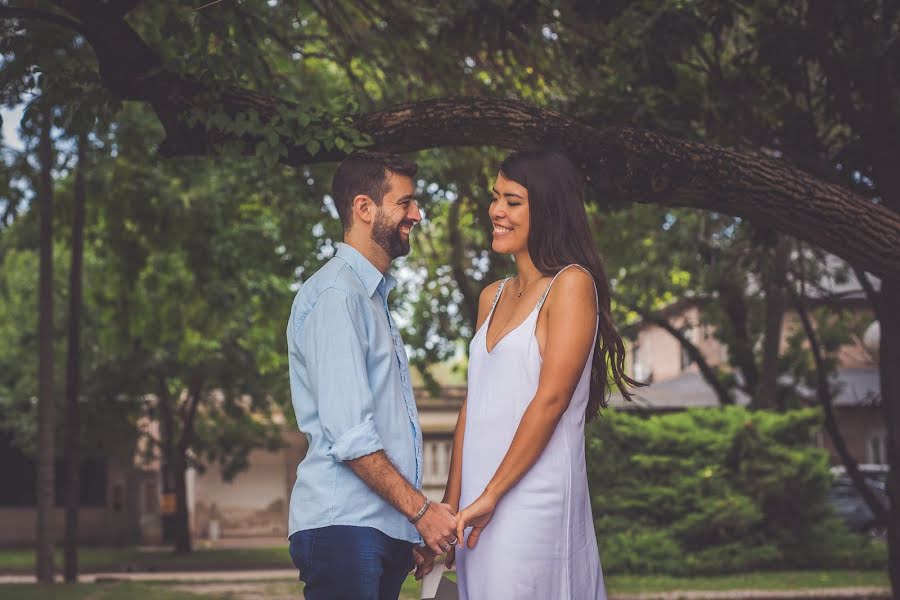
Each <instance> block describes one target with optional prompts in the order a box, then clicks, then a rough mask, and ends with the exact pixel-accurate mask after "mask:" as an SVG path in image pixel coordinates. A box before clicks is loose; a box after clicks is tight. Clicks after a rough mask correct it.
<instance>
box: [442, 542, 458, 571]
mask: <svg viewBox="0 0 900 600" xmlns="http://www.w3.org/2000/svg"><path fill="white" fill-rule="evenodd" d="M455 564H456V546H453V547H452V548H450V551H449V552H447V557H446V558H444V565H446V567H447V568H448V569H452V568H453V565H455Z"/></svg>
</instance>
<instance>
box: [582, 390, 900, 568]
mask: <svg viewBox="0 0 900 600" xmlns="http://www.w3.org/2000/svg"><path fill="white" fill-rule="evenodd" d="M820 423H821V416H820V413H819V412H818V411H817V410H814V409H802V410H795V411H790V412H786V413H771V412H764V411H749V410H747V409H745V408H741V407H726V408H722V409H693V410H688V411H684V412H679V413H675V414H666V415H655V416H650V417H642V416H639V415H634V414H629V413H627V412H625V411H621V410H618V411H616V410H608V411H606V412H605V413H604V415H603V417H602V418H600V419H598V420H597V421H596V422H595V423H594V424H592V425H591V426H590V427H589V428H588V431H587V465H588V477H589V480H590V485H591V492H592V505H593V509H594V516H595V526H596V529H597V537H598V541H599V543H600V549H601V555H602V559H603V566H604V569H605V570H606V571H607V572H617V571H627V572H632V573H669V574H673V575H690V574H711V573H727V572H735V571H746V570H751V569H788V568H807V567H819V568H841V567H845V568H866V567H872V568H875V567H883V566H884V565H885V564H886V554H885V552H884V548H883V545H882V544H879V543H878V542H874V541H872V540H869V539H868V538H866V537H865V536H862V535H858V534H855V533H851V532H849V531H847V530H846V528H845V527H844V526H843V524H842V523H841V522H840V520H839V519H837V517H835V516H834V515H833V514H832V513H831V509H830V507H829V505H828V502H827V499H826V494H827V491H828V488H829V485H830V481H831V480H830V474H829V472H828V457H827V455H826V453H825V451H824V450H822V449H821V448H818V447H817V446H816V445H815V444H814V441H813V440H814V435H815V432H816V431H818V430H819V428H820Z"/></svg>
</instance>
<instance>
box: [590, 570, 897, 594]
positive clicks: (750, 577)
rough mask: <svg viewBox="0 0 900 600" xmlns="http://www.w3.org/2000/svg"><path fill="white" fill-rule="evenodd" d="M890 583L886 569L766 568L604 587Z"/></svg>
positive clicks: (640, 578) (621, 579) (613, 582)
mask: <svg viewBox="0 0 900 600" xmlns="http://www.w3.org/2000/svg"><path fill="white" fill-rule="evenodd" d="M889 585H890V584H889V582H888V574H887V571H765V572H759V573H739V574H735V575H713V576H708V577H668V576H665V575H610V576H609V577H607V578H606V587H607V590H608V591H609V592H610V593H612V594H636V593H641V592H667V591H671V590H681V591H688V590H689V591H701V590H790V589H819V588H842V587H888V586H889Z"/></svg>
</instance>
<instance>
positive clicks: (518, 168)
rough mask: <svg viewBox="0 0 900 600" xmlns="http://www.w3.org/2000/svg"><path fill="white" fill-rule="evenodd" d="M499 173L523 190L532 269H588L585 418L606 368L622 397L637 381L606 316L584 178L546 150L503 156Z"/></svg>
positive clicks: (605, 284)
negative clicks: (592, 344) (593, 310)
mask: <svg viewBox="0 0 900 600" xmlns="http://www.w3.org/2000/svg"><path fill="white" fill-rule="evenodd" d="M500 172H501V173H502V174H503V176H504V177H505V178H507V179H510V180H512V181H515V182H516V183H518V184H519V185H521V186H523V187H524V188H525V189H527V190H528V206H529V213H530V215H531V220H530V224H529V231H528V253H529V254H530V255H531V260H532V262H534V265H535V266H536V267H537V268H538V270H539V271H540V272H541V273H543V274H544V275H547V276H549V275H555V274H556V273H559V271H560V270H562V269H563V267H566V266H567V265H571V264H578V265H581V266H582V267H584V268H585V269H587V270H588V271H590V273H591V275H592V276H593V278H594V284H595V285H596V286H597V300H598V309H599V311H600V318H599V319H598V325H597V347H596V348H595V349H594V362H593V364H592V365H591V390H590V396H589V398H588V404H587V411H586V414H585V417H586V419H587V420H588V421H590V420H591V419H593V418H594V417H596V416H597V414H598V413H599V411H600V408H605V407H606V406H607V403H608V392H609V391H611V389H612V386H611V385H610V381H609V376H610V373H611V374H612V379H613V383H615V385H616V387H618V388H619V391H620V392H621V393H622V396H623V397H624V398H625V399H626V400H631V392H630V391H629V389H628V388H629V387H636V386H639V385H642V384H640V383H638V382H637V381H635V380H633V379H632V378H630V377H628V375H626V374H625V344H623V343H622V338H621V336H620V335H619V332H618V331H616V327H615V325H614V324H613V321H612V316H611V315H610V291H609V281H608V280H607V278H606V272H605V271H604V269H603V261H601V260H600V252H599V251H598V250H597V246H596V245H595V244H594V240H593V238H592V237H591V231H590V228H589V227H588V219H587V212H586V211H585V209H584V185H583V181H584V178H583V176H582V175H581V173H579V172H578V169H576V168H575V165H573V164H572V162H571V161H570V160H569V159H568V158H566V157H565V156H564V155H562V154H560V153H559V152H553V151H547V150H529V151H524V152H516V153H515V154H512V155H510V156H508V157H507V158H506V160H504V161H503V164H502V165H500ZM607 365H609V368H607Z"/></svg>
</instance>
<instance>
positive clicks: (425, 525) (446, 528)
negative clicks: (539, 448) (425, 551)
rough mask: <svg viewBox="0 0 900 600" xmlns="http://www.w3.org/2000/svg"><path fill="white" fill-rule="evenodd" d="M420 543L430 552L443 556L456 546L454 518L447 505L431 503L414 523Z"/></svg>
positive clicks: (451, 509)
mask: <svg viewBox="0 0 900 600" xmlns="http://www.w3.org/2000/svg"><path fill="white" fill-rule="evenodd" d="M416 530H418V532H419V535H421V536H422V541H424V542H425V545H426V546H427V547H428V548H430V549H431V551H432V552H434V553H435V555H437V554H443V553H444V552H446V551H448V550H450V548H452V547H453V546H454V545H455V544H456V541H457V540H456V516H455V515H454V514H453V508H452V507H451V506H450V505H449V504H437V503H432V504H431V506H429V507H428V510H426V511H425V514H424V515H422V518H421V519H419V520H418V522H417V523H416Z"/></svg>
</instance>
